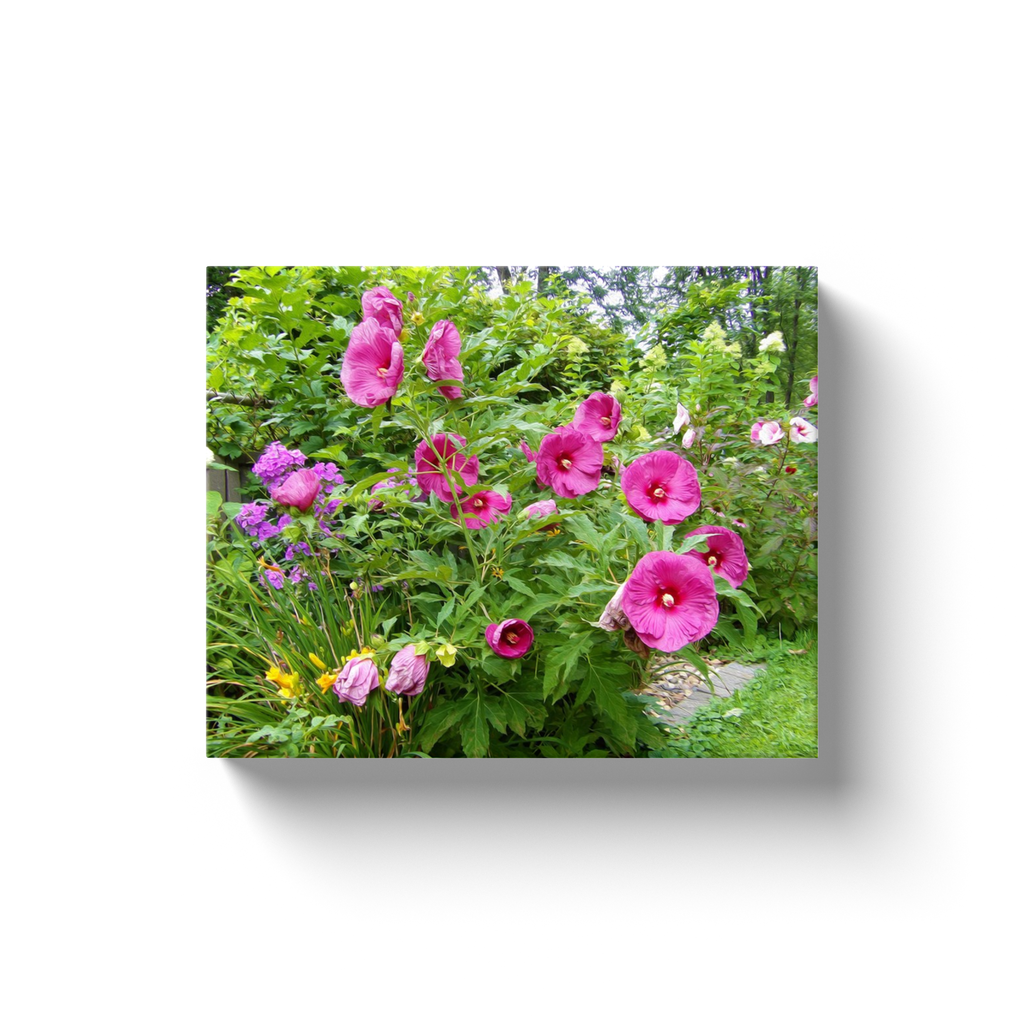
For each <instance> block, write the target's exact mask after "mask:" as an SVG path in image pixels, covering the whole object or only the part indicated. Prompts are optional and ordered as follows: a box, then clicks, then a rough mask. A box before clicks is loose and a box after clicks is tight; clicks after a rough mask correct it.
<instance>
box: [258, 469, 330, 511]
mask: <svg viewBox="0 0 1024 1024" xmlns="http://www.w3.org/2000/svg"><path fill="white" fill-rule="evenodd" d="M319 493H320V477H319V476H318V475H317V473H316V471H315V470H312V469H297V470H295V472H294V473H289V474H288V476H286V477H285V478H284V480H282V481H281V483H280V484H279V485H278V486H277V487H274V488H273V489H272V490H271V492H270V496H271V497H272V498H273V499H274V501H276V502H277V503H278V504H279V505H294V506H295V508H297V509H298V510H299V511H300V512H306V511H308V510H309V507H310V506H311V505H312V504H313V502H314V501H316V496H317V495H318V494H319Z"/></svg>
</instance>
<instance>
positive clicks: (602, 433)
mask: <svg viewBox="0 0 1024 1024" xmlns="http://www.w3.org/2000/svg"><path fill="white" fill-rule="evenodd" d="M621 422H622V406H621V405H619V403H618V402H617V401H616V399H615V398H614V397H613V396H612V395H606V394H605V393H604V392H603V391H595V392H594V393H593V394H592V395H591V396H590V397H589V398H585V399H584V400H583V401H582V402H580V404H579V407H578V408H577V409H576V415H575V416H573V418H572V425H573V426H574V427H575V428H576V429H577V430H579V431H580V432H581V433H584V434H587V435H588V436H589V437H592V438H593V439H594V440H595V441H601V442H602V443H603V442H605V441H610V440H611V439H612V438H613V437H614V436H615V434H616V432H617V431H618V429H619V424H620V423H621Z"/></svg>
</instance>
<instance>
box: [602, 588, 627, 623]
mask: <svg viewBox="0 0 1024 1024" xmlns="http://www.w3.org/2000/svg"><path fill="white" fill-rule="evenodd" d="M625 589H626V584H625V583H623V584H622V586H621V587H619V589H618V590H616V591H615V593H614V594H613V595H612V599H611V600H610V601H609V602H608V603H607V604H606V605H605V606H604V611H603V612H601V618H599V619H598V620H597V624H598V625H599V626H600V627H601V628H602V629H605V630H607V631H608V632H609V633H614V632H616V631H617V630H620V629H625V628H626V627H627V626H628V625H629V619H627V618H626V613H625V612H624V611H623V610H622V592H623V590H625Z"/></svg>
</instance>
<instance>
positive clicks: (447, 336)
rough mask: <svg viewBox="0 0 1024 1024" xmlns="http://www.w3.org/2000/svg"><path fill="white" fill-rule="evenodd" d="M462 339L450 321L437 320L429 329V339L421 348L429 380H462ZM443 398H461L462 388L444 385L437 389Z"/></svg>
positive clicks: (452, 399)
mask: <svg viewBox="0 0 1024 1024" xmlns="http://www.w3.org/2000/svg"><path fill="white" fill-rule="evenodd" d="M461 349H462V338H460V337H459V332H458V330H456V328H455V324H453V323H452V322H451V321H450V320H438V321H437V323H436V324H434V326H433V327H432V328H431V329H430V337H429V338H428V339H427V343H426V345H424V347H423V365H424V366H425V367H426V368H427V376H428V377H429V378H430V379H431V380H464V379H465V378H464V377H463V373H462V365H461V363H460V362H459V352H460V351H461ZM438 391H440V392H441V394H442V395H444V397H445V398H447V399H449V400H451V401H454V400H455V399H456V398H461V397H462V388H459V387H456V386H455V385H454V384H445V385H444V386H443V387H440V388H438Z"/></svg>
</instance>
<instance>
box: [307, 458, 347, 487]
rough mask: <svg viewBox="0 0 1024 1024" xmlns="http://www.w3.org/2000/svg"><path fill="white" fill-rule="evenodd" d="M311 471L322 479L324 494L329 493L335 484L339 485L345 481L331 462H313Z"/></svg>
mask: <svg viewBox="0 0 1024 1024" xmlns="http://www.w3.org/2000/svg"><path fill="white" fill-rule="evenodd" d="M313 472H314V473H316V475H317V476H318V477H320V479H321V480H322V481H323V487H322V490H323V493H324V494H330V493H331V491H332V490H333V489H334V488H335V487H336V486H337V487H340V486H341V485H342V484H343V483H344V482H345V478H344V477H343V476H342V475H341V473H340V472H339V471H338V467H337V466H336V465H335V464H334V463H333V462H314V463H313Z"/></svg>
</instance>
